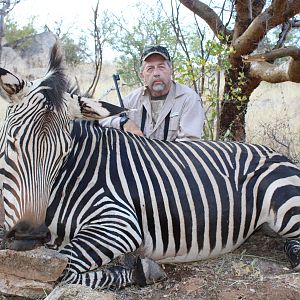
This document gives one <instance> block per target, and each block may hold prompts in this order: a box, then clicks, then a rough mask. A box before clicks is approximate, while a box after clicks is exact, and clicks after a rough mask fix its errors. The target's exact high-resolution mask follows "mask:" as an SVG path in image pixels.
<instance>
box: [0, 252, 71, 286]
mask: <svg viewBox="0 0 300 300" xmlns="http://www.w3.org/2000/svg"><path fill="white" fill-rule="evenodd" d="M67 262H68V261H67V258H66V257H65V256H64V255H62V254H60V253H59V252H57V251H54V250H50V249H47V248H44V247H40V248H37V249H34V250H30V251H13V250H1V251H0V272H1V273H4V274H10V275H14V276H18V277H22V278H26V279H32V280H38V281H45V282H51V281H56V280H57V279H58V277H59V276H60V274H61V273H62V271H63V270H64V269H65V268H66V266H67Z"/></svg>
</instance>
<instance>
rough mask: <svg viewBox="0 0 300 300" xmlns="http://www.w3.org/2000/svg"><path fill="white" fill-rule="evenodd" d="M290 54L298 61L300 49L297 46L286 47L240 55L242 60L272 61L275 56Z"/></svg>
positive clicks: (280, 56)
mask: <svg viewBox="0 0 300 300" xmlns="http://www.w3.org/2000/svg"><path fill="white" fill-rule="evenodd" d="M286 56H290V57H292V58H293V59H294V60H299V61H300V49H299V48H297V47H292V46H291V47H286V48H280V49H275V50H271V51H268V52H265V53H258V54H253V55H244V56H242V58H243V61H244V62H252V61H270V60H271V61H273V60H275V59H277V58H282V57H286Z"/></svg>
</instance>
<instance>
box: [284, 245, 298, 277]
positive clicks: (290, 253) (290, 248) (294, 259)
mask: <svg viewBox="0 0 300 300" xmlns="http://www.w3.org/2000/svg"><path fill="white" fill-rule="evenodd" d="M284 251H285V253H286V254H287V257H288V259H289V261H290V263H291V265H292V267H293V269H294V270H296V271H300V241H299V240H286V242H285V245H284Z"/></svg>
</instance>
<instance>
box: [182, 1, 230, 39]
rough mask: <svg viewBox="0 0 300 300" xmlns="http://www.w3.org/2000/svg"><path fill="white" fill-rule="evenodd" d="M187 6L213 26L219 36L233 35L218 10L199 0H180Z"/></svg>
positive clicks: (212, 28) (214, 31)
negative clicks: (217, 12)
mask: <svg viewBox="0 0 300 300" xmlns="http://www.w3.org/2000/svg"><path fill="white" fill-rule="evenodd" d="M179 1H180V2H181V3H182V4H183V5H184V6H185V7H187V8H188V9H189V10H191V11H192V12H193V13H195V14H196V15H197V16H199V17H200V18H201V19H203V20H204V21H205V22H206V23H207V24H208V26H209V27H210V28H211V30H212V31H213V33H214V34H215V35H216V36H218V35H221V36H232V32H231V31H230V30H228V29H227V28H226V27H225V26H224V24H223V22H222V20H221V19H220V17H219V16H218V15H217V14H216V12H215V11H214V10H213V9H212V8H210V7H209V6H208V5H207V4H205V3H203V2H201V1H198V0H179Z"/></svg>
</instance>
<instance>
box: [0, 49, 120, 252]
mask: <svg viewBox="0 0 300 300" xmlns="http://www.w3.org/2000/svg"><path fill="white" fill-rule="evenodd" d="M66 90H67V80H66V77H65V74H64V70H63V67H62V56H61V54H60V51H59V47H58V45H57V44H56V45H55V46H54V47H53V49H52V52H51V57H50V62H49V69H48V72H47V73H46V75H45V76H44V77H43V78H41V79H38V80H34V81H26V80H25V79H22V78H21V77H20V76H17V75H15V74H12V73H11V72H9V71H7V70H5V69H2V68H0V93H1V96H2V97H3V98H4V99H5V100H6V101H7V102H8V103H9V107H8V109H7V112H6V117H5V120H4V122H3V124H2V128H1V131H0V188H1V190H2V198H3V200H4V209H5V222H4V227H5V231H6V236H5V239H4V241H5V243H4V244H5V245H4V246H5V247H6V248H10V249H15V250H28V249H32V248H34V247H36V246H38V245H40V244H43V243H45V242H47V240H48V238H49V233H48V229H47V227H46V225H45V216H46V210H47V206H48V201H49V196H50V192H51V188H52V186H53V184H54V181H55V179H56V176H57V174H58V172H59V170H60V168H61V166H62V164H63V162H64V158H65V157H66V156H67V155H68V153H69V151H70V148H71V146H72V139H71V136H70V132H71V127H72V122H71V121H72V120H73V119H78V118H84V119H100V118H103V117H107V116H109V115H113V114H118V113H121V112H123V111H124V109H122V108H120V107H117V106H114V105H109V104H104V103H102V102H96V101H94V100H92V99H88V98H84V97H79V96H71V95H70V94H68V93H66Z"/></svg>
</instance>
